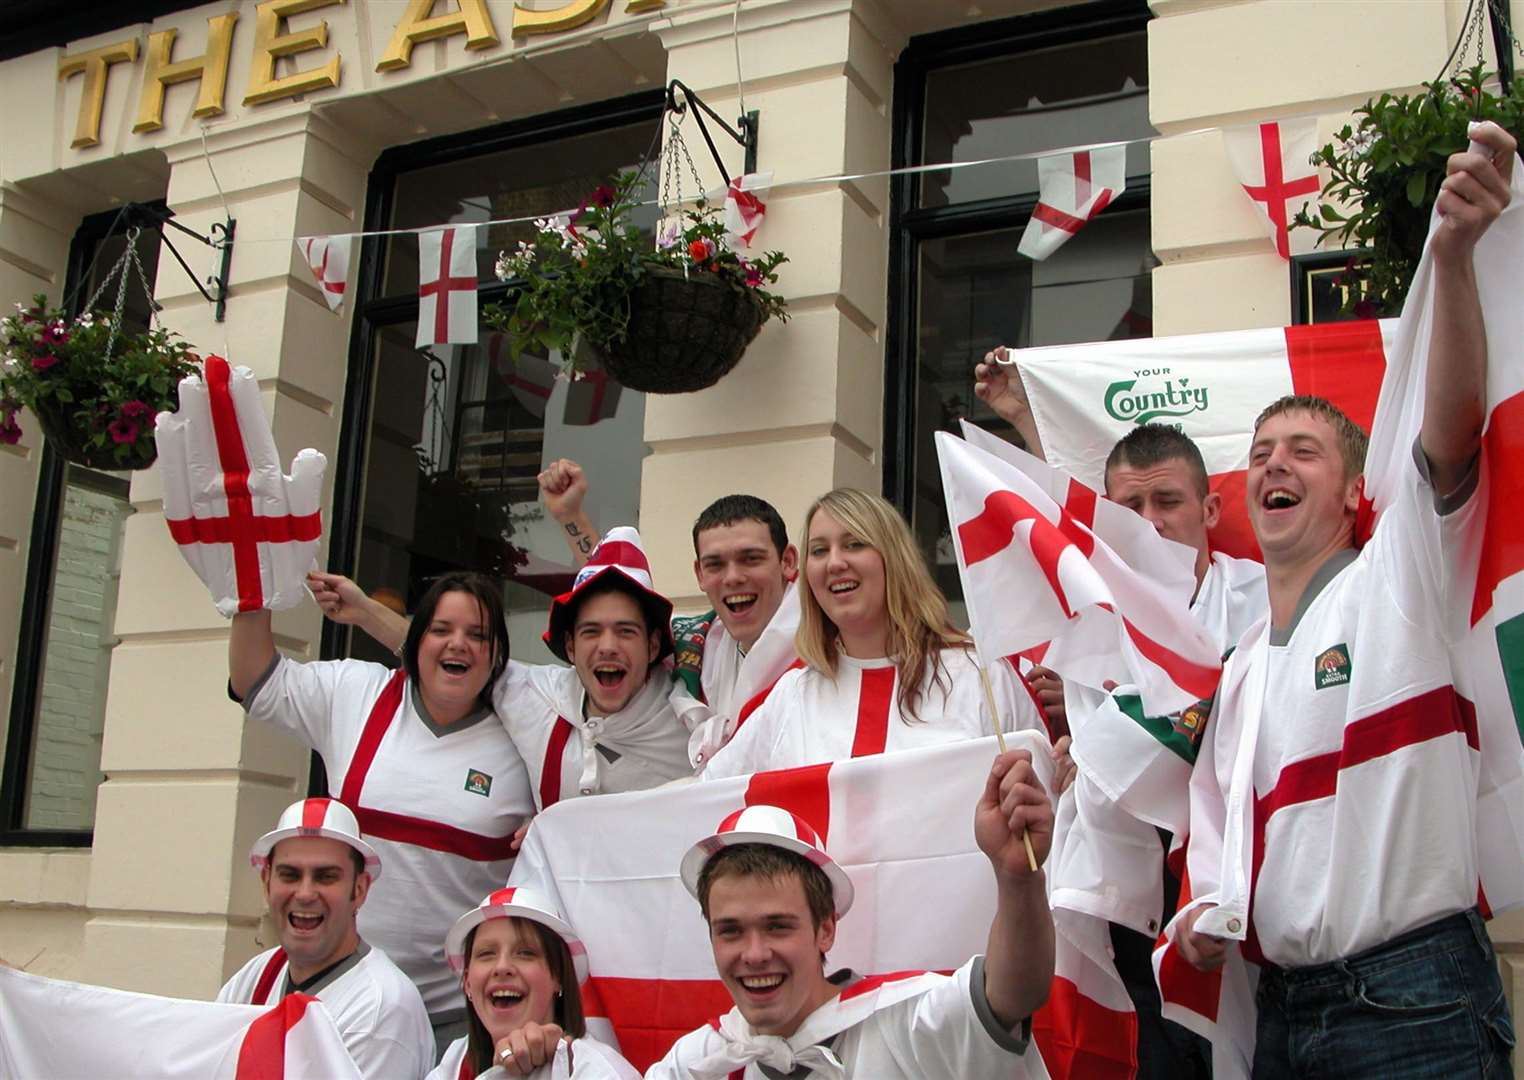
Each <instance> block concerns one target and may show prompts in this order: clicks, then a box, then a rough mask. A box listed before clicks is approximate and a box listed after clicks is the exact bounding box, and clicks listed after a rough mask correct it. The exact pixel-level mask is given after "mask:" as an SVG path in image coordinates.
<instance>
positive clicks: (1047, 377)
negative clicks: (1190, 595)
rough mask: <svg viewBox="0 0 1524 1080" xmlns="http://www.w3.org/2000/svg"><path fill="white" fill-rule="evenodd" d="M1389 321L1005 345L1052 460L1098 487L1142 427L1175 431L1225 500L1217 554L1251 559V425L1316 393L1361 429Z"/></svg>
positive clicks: (1381, 367) (1369, 416)
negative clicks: (1120, 445) (1289, 398)
mask: <svg viewBox="0 0 1524 1080" xmlns="http://www.w3.org/2000/svg"><path fill="white" fill-rule="evenodd" d="M1396 330H1397V320H1395V319H1383V320H1381V321H1379V322H1378V321H1375V320H1361V321H1356V322H1335V323H1323V324H1319V325H1316V326H1288V327H1285V328H1283V329H1273V328H1272V329H1264V330H1230V331H1225V332H1222V333H1212V334H1187V335H1181V336H1178V337H1157V338H1134V339H1131V340H1126V341H1101V342H1095V343H1093V344H1085V345H1053V346H1047V347H1042V348H1032V349H1012V350H1010V354H1009V360H1008V362H1009V363H1011V364H1014V365H1015V366H1016V368H1017V372H1018V374H1019V376H1020V378H1021V382H1022V385H1023V386H1024V387H1025V388H1026V392H1027V398H1028V400H1029V401H1030V402H1031V404H1032V419H1033V421H1034V422H1035V423H1036V425H1037V432H1038V435H1039V436H1040V437H1041V439H1042V446H1043V453H1044V455H1045V456H1046V458H1047V460H1048V462H1049V464H1051V465H1054V466H1057V467H1058V468H1060V469H1062V470H1063V471H1065V472H1067V473H1069V474H1071V475H1072V476H1074V478H1075V479H1077V480H1078V481H1079V482H1080V483H1082V484H1086V485H1088V486H1090V487H1093V488H1096V489H1102V488H1104V487H1105V483H1106V476H1105V472H1106V456H1107V455H1108V454H1110V453H1111V448H1112V447H1113V446H1115V445H1116V442H1117V440H1118V439H1120V438H1121V437H1122V436H1124V435H1126V434H1127V433H1128V432H1129V431H1131V430H1132V429H1133V428H1134V427H1135V426H1137V425H1138V424H1146V423H1149V422H1157V423H1162V424H1169V425H1171V426H1173V427H1177V428H1179V429H1180V430H1181V431H1183V432H1184V433H1185V434H1187V435H1189V436H1190V437H1191V439H1192V440H1193V441H1194V442H1195V443H1196V445H1197V446H1198V447H1200V449H1201V456H1202V458H1203V460H1204V461H1205V463H1206V470H1207V476H1208V479H1209V482H1210V485H1211V489H1212V490H1213V491H1215V492H1217V493H1218V494H1220V495H1221V496H1222V517H1221V519H1220V520H1219V522H1218V524H1217V527H1216V528H1215V529H1213V530H1212V534H1211V544H1212V547H1213V549H1214V550H1217V551H1223V552H1226V553H1227V554H1229V555H1233V556H1235V557H1238V558H1258V557H1259V546H1258V545H1257V544H1256V543H1255V541H1254V534H1253V531H1252V530H1251V529H1250V528H1249V515H1248V510H1247V508H1246V504H1245V502H1244V480H1245V475H1246V472H1247V469H1248V467H1249V443H1250V435H1251V434H1252V432H1253V431H1254V420H1255V417H1257V416H1258V415H1259V413H1260V410H1262V409H1263V408H1264V407H1265V406H1266V405H1269V404H1270V403H1271V402H1272V401H1274V400H1276V399H1277V398H1280V397H1283V396H1285V395H1287V394H1317V395H1319V396H1320V397H1325V398H1327V399H1328V400H1330V401H1332V402H1333V403H1334V404H1335V405H1337V406H1338V407H1339V408H1341V409H1343V410H1344V412H1345V413H1346V414H1347V415H1348V416H1349V418H1350V419H1351V420H1353V421H1354V422H1355V423H1357V424H1359V425H1360V426H1361V427H1362V428H1364V429H1365V430H1367V431H1369V430H1370V427H1371V421H1372V420H1373V419H1374V417H1375V413H1376V398H1377V396H1378V395H1379V394H1380V392H1381V376H1382V373H1383V372H1384V371H1385V370H1386V354H1387V350H1388V348H1389V347H1390V344H1391V341H1392V338H1393V335H1394V334H1395V333H1396Z"/></svg>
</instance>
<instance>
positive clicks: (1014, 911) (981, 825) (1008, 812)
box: [974, 750, 1053, 1030]
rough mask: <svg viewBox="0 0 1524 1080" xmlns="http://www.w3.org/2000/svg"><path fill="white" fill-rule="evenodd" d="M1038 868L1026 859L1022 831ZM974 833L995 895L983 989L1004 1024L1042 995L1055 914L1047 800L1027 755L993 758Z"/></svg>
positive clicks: (1048, 977) (1021, 1016) (1049, 972)
mask: <svg viewBox="0 0 1524 1080" xmlns="http://www.w3.org/2000/svg"><path fill="white" fill-rule="evenodd" d="M1023 833H1025V834H1027V835H1028V836H1029V837H1030V838H1031V841H1032V851H1033V852H1034V853H1035V854H1036V856H1037V864H1038V869H1037V870H1033V869H1032V868H1031V865H1030V864H1029V863H1028V862H1027V850H1026V845H1025V844H1024V843H1023V842H1022V834H1023ZM974 836H975V837H976V839H977V840H978V841H979V847H980V850H982V851H983V852H984V853H985V854H986V855H987V856H989V860H990V862H991V863H992V864H993V865H994V868H995V885H996V889H997V892H998V899H997V901H996V906H995V918H994V921H992V922H991V923H990V937H989V945H988V947H987V949H986V952H985V956H984V996H985V998H986V999H987V1000H988V1001H989V1004H990V1009H991V1011H992V1012H994V1014H995V1019H997V1020H998V1021H999V1022H1000V1023H1001V1024H1002V1025H1004V1026H1005V1027H1006V1028H1007V1029H1008V1030H1015V1028H1016V1026H1017V1025H1018V1024H1020V1023H1021V1022H1022V1021H1023V1020H1025V1019H1026V1018H1027V1017H1029V1016H1031V1015H1032V1014H1033V1013H1035V1012H1036V1011H1037V1010H1038V1009H1040V1008H1042V1006H1043V1003H1044V1002H1046V1001H1047V1000H1048V984H1049V983H1051V982H1052V981H1053V914H1052V912H1051V911H1050V910H1049V909H1048V892H1047V884H1046V882H1045V880H1044V878H1043V872H1042V869H1041V867H1042V864H1043V862H1044V861H1046V859H1047V857H1048V851H1049V849H1050V848H1051V847H1052V845H1053V804H1052V802H1051V801H1049V799H1048V793H1047V792H1046V791H1045V790H1044V789H1043V786H1042V781H1041V780H1039V779H1038V778H1037V773H1036V772H1035V771H1034V770H1033V768H1032V755H1031V754H1030V753H1028V752H1027V751H1025V750H1011V751H1007V752H1006V753H1004V754H1001V755H1000V756H999V757H998V758H996V759H995V763H994V765H993V766H992V767H991V768H990V775H989V779H988V780H987V781H986V782H985V785H984V794H983V795H982V796H981V797H980V799H979V806H978V808H977V809H976V810H975V812H974Z"/></svg>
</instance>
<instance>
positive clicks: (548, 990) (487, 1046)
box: [427, 888, 640, 1080]
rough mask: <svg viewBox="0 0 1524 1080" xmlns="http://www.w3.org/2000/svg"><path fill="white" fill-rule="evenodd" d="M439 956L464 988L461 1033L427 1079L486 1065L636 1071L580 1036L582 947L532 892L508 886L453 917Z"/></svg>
mask: <svg viewBox="0 0 1524 1080" xmlns="http://www.w3.org/2000/svg"><path fill="white" fill-rule="evenodd" d="M445 956H446V957H447V958H448V959H449V962H450V966H451V967H452V968H454V969H455V971H456V972H458V973H459V974H460V983H461V988H462V989H463V990H464V991H465V995H466V1001H467V1002H468V1010H467V1017H466V1023H467V1034H466V1036H465V1037H464V1038H461V1039H457V1040H455V1041H454V1042H453V1043H451V1044H450V1045H449V1047H447V1048H446V1050H445V1052H444V1056H443V1057H442V1058H440V1061H439V1065H438V1066H437V1067H436V1068H435V1069H434V1071H433V1072H431V1073H430V1074H429V1076H428V1078H427V1080H474V1078H475V1077H478V1076H481V1075H482V1074H484V1073H486V1072H488V1070H493V1069H494V1067H497V1068H499V1069H501V1070H502V1072H503V1073H506V1074H507V1075H509V1076H533V1077H550V1076H555V1077H563V1076H567V1077H575V1078H576V1080H633V1078H638V1077H639V1076H640V1074H639V1073H638V1072H637V1071H636V1070H635V1067H634V1066H632V1065H631V1064H630V1063H629V1062H627V1061H625V1059H624V1058H622V1057H620V1056H619V1054H618V1053H617V1052H616V1051H614V1050H613V1049H611V1048H609V1047H608V1046H605V1045H604V1044H603V1043H600V1042H598V1041H597V1040H596V1039H592V1038H589V1037H588V1035H587V1021H586V1019H585V1018H584V1016H583V1012H582V992H581V986H582V983H583V982H584V981H586V979H587V951H586V950H585V949H584V948H583V947H582V942H581V940H580V939H578V937H577V935H576V933H575V931H573V930H572V928H571V927H570V926H569V925H568V924H567V923H566V921H565V920H564V919H562V918H561V915H560V913H559V912H558V911H557V910H556V909H555V906H554V905H553V904H552V903H551V902H550V901H549V900H548V899H546V898H545V897H544V896H542V895H540V894H539V893H538V892H536V891H535V890H533V889H525V888H506V889H498V890H497V891H496V892H494V893H492V894H490V895H489V896H487V897H486V898H485V899H483V900H482V902H481V903H480V904H478V905H477V906H476V907H474V908H472V909H471V910H470V911H467V912H466V913H465V914H464V915H462V916H461V917H460V918H459V919H456V920H455V925H454V926H453V927H451V928H450V932H449V934H448V935H447V936H446V937H445ZM494 1071H495V1070H494ZM497 1075H502V1073H497Z"/></svg>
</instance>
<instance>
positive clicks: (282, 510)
mask: <svg viewBox="0 0 1524 1080" xmlns="http://www.w3.org/2000/svg"><path fill="white" fill-rule="evenodd" d="M154 432H155V441H156V442H157V443H158V447H159V468H160V470H161V472H162V474H163V480H164V517H165V519H166V520H167V522H168V524H169V533H170V535H171V536H172V537H174V540H175V543H176V544H178V545H180V553H181V554H182V555H184V556H185V561H186V562H188V563H190V566H191V569H192V570H194V571H195V572H196V576H197V577H199V578H200V579H201V580H202V582H204V583H205V585H206V587H207V589H208V590H210V592H211V594H212V600H213V601H214V602H215V603H216V605H217V610H218V611H220V612H221V613H222V614H223V615H224V616H225V617H227V618H232V617H233V615H235V614H237V613H238V612H240V611H258V610H259V609H261V608H269V609H270V610H271V611H283V610H285V609H286V608H291V607H295V606H296V605H297V604H299V603H301V602H302V599H303V598H304V597H305V596H306V595H307V590H306V586H305V585H304V584H303V582H304V579H305V578H306V575H307V571H308V570H311V569H316V568H317V548H318V540H319V538H320V537H321V536H322V532H323V527H322V521H321V519H320V516H319V513H318V510H319V506H320V504H321V497H322V487H323V470H324V469H326V468H327V466H328V459H327V458H325V457H324V456H323V455H322V454H320V453H318V452H317V451H316V450H303V451H301V452H300V453H298V454H297V455H296V458H295V460H293V461H292V463H291V475H290V476H284V475H282V474H281V469H280V458H279V457H277V456H276V450H275V436H274V434H273V433H272V432H271V430H270V421H269V420H268V419H266V417H265V413H264V409H263V408H262V407H261V405H260V401H259V384H258V382H257V381H256V380H255V378H254V375H253V373H252V372H250V371H249V369H248V368H245V367H238V368H230V367H229V366H228V362H227V361H226V360H224V359H222V357H220V356H208V357H207V358H206V363H205V364H204V365H203V370H202V374H201V375H199V376H197V375H190V376H187V377H186V378H184V379H182V380H181V381H180V408H179V411H178V412H172V413H167V412H164V413H160V414H159V415H158V418H157V419H156V420H155V423H154Z"/></svg>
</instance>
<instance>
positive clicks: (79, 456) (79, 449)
mask: <svg viewBox="0 0 1524 1080" xmlns="http://www.w3.org/2000/svg"><path fill="white" fill-rule="evenodd" d="M176 396H177V397H178V395H176ZM32 411H33V412H34V413H35V414H36V416H37V424H38V426H39V427H41V428H42V433H43V435H45V436H46V437H47V440H48V445H49V446H51V447H52V448H53V450H54V451H55V452H56V453H57V454H59V455H60V456H61V457H62V458H63V459H64V460H65V461H68V462H72V463H73V464H75V465H82V466H84V467H85V468H87V469H97V470H100V471H102V472H121V471H124V470H129V469H146V468H148V467H149V466H150V465H152V464H153V463H154V460H155V459H156V458H157V457H158V456H159V449H158V446H157V445H155V443H154V441H153V440H152V439H140V440H139V441H138V442H137V443H136V444H135V445H134V446H133V448H132V452H131V453H129V454H128V455H127V456H126V458H125V459H119V458H118V457H117V456H116V453H115V449H116V448H115V447H114V446H113V445H112V444H111V443H107V444H106V445H105V446H104V447H95V446H91V445H90V439H91V437H92V436H93V435H94V434H95V431H94V430H92V428H91V426H90V418H89V416H88V414H86V413H83V412H80V411H78V410H76V409H74V408H72V407H71V406H65V405H60V404H58V403H57V402H55V401H39V402H37V403H36V404H35V405H34V406H33V407H32Z"/></svg>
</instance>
